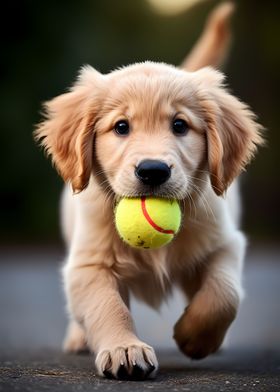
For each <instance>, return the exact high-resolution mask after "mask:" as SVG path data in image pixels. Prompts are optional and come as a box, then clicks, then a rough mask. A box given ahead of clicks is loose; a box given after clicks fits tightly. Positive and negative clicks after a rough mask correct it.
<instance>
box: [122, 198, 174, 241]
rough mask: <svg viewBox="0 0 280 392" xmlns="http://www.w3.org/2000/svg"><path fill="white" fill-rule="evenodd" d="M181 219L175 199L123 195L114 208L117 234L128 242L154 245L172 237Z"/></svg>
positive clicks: (170, 239)
mask: <svg viewBox="0 0 280 392" xmlns="http://www.w3.org/2000/svg"><path fill="white" fill-rule="evenodd" d="M180 223H181V210H180V207H179V204H178V202H177V201H176V200H168V199H162V198H157V197H145V196H143V197H141V198H123V199H121V200H120V202H119V203H118V205H117V206H116V209H115V224H116V228H117V231H118V233H119V235H120V237H121V238H122V239H123V240H124V241H125V242H126V243H127V244H129V245H130V246H132V247H135V248H142V249H155V248H159V247H161V246H163V245H165V244H168V243H169V242H170V241H172V240H173V238H174V236H175V234H176V233H177V232H178V230H179V228H180Z"/></svg>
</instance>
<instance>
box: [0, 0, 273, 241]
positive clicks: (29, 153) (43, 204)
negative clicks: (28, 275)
mask: <svg viewBox="0 0 280 392" xmlns="http://www.w3.org/2000/svg"><path fill="white" fill-rule="evenodd" d="M193 3H196V4H194V5H192V4H193ZM217 3H219V2H218V1H210V0H208V1H207V0H206V1H198V0H196V1H195V0H173V1H171V0H133V1H131V0H117V1H115V0H102V1H101V0H100V1H93V0H80V1H78V2H77V1H74V0H72V1H71V0H67V1H66V0H60V1H54V0H48V1H44V2H38V1H32V0H29V1H28V0H20V1H17V0H13V1H9V2H6V3H5V11H3V12H2V15H1V17H2V19H3V22H2V23H1V29H2V33H1V38H2V41H3V42H2V45H1V75H0V78H1V89H0V102H1V109H0V110H1V111H2V113H1V145H2V148H1V154H0V160H1V161H0V162H1V167H2V169H3V170H2V174H1V182H0V187H1V189H0V197H1V202H0V205H1V207H0V208H1V210H0V211H1V216H0V242H1V243H2V244H8V243H10V244H19V243H28V244H30V243H31V244H34V243H36V244H39V243H40V244H45V243H58V242H59V241H60V235H59V225H58V200H59V194H60V190H61V188H62V181H61V180H60V178H59V177H58V175H57V174H56V172H55V170H53V168H52V167H51V163H50V161H49V160H46V158H45V156H44V154H43V153H42V151H41V150H40V149H39V148H38V146H36V145H35V143H34V141H33V138H32V131H33V129H34V124H35V123H37V122H38V121H39V120H40V110H41V103H42V102H43V101H45V100H48V99H50V98H52V97H54V96H56V95H58V94H61V93H62V92H64V91H65V90H66V89H67V88H68V87H69V86H70V84H71V83H72V82H73V81H74V79H75V77H76V75H77V71H78V69H79V68H80V67H81V65H83V64H91V65H92V66H94V67H96V68H97V69H98V70H99V71H101V72H104V73H106V72H109V71H110V70H112V69H114V68H115V67H118V66H121V65H124V64H128V63H133V62H136V61H143V60H147V59H149V60H155V61H165V62H167V63H172V64H179V63H180V62H181V60H182V59H183V58H184V56H185V54H186V53H187V52H188V51H189V50H190V49H191V47H192V45H193V44H194V42H195V41H196V39H197V38H198V36H199V35H200V33H201V30H202V28H203V25H204V22H205V20H206V17H207V15H208V14H209V12H210V10H212V9H213V7H214V6H215V4H217ZM191 5H192V6H191ZM236 5H237V10H236V12H235V15H234V17H233V20H232V29H233V32H234V41H233V44H232V48H231V51H230V56H229V58H228V61H227V64H226V65H225V67H224V71H225V73H226V75H227V80H228V83H229V86H230V88H231V90H232V91H233V92H234V93H235V94H236V95H237V96H238V97H240V98H241V99H242V100H244V101H245V102H247V103H248V104H249V105H250V106H251V107H252V109H253V111H254V112H256V113H257V115H258V117H259V121H260V122H261V123H262V124H263V125H264V126H265V127H266V128H267V135H266V137H267V141H268V147H266V148H262V149H261V150H260V151H259V154H258V156H257V159H256V160H255V161H254V162H253V164H252V165H251V166H250V167H249V170H248V174H246V175H245V176H244V178H243V199H244V204H245V208H244V226H245V229H246V231H247V232H248V233H249V236H250V237H251V238H252V239H256V240H257V241H276V240H278V238H279V233H280V225H279V217H280V214H279V211H280V208H279V200H280V185H279V167H280V154H279V145H280V132H279V130H278V121H279V118H278V117H279V92H278V88H279V83H278V82H279V69H280V50H279V37H280V23H279V15H280V13H279V11H280V3H279V2H276V1H272V2H269V1H267V2H256V1H254V0H246V1H236Z"/></svg>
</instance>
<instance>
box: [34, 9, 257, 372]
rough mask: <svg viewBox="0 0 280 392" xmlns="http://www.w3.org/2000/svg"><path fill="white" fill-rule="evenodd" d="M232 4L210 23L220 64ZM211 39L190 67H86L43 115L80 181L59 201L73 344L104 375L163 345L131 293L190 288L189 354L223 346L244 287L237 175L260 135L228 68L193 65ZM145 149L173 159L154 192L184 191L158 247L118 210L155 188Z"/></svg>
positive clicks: (185, 320)
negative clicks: (172, 231)
mask: <svg viewBox="0 0 280 392" xmlns="http://www.w3.org/2000/svg"><path fill="white" fill-rule="evenodd" d="M223 7H224V5H223V6H222V7H221V8H219V9H218V11H215V18H214V19H213V17H212V22H211V23H208V27H207V29H206V32H205V33H204V38H203V42H204V43H205V40H206V41H207V34H208V38H209V37H210V38H209V40H210V41H211V42H212V50H214V49H215V47H216V48H217V51H216V52H217V53H216V56H215V62H214V63H215V65H217V64H218V63H219V61H221V57H222V55H224V52H225V50H221V48H222V47H224V49H225V47H226V46H227V44H226V43H227V42H228V36H227V35H226V33H225V34H224V35H223V36H222V42H216V46H215V44H214V43H215V40H214V41H213V29H215V28H216V27H217V23H218V24H219V26H220V28H221V26H224V27H225V26H226V24H227V18H228V16H229V8H225V7H224V8H223ZM227 7H229V5H228V6H227ZM213 20H214V22H213ZM224 31H225V32H226V31H227V29H226V28H225V29H224ZM214 36H216V40H218V41H219V40H220V36H218V35H217V34H216V35H215V34H214ZM213 42H214V43H213ZM204 48H205V44H203V45H202V46H201V42H200V43H198V46H197V47H196V49H195V50H194V52H192V54H191V56H190V58H189V60H186V61H185V62H184V64H185V65H186V66H187V65H188V64H190V62H191V64H192V65H191V67H190V68H191V69H192V72H190V71H187V70H186V69H177V68H175V67H173V66H170V65H166V64H161V63H153V62H145V63H139V64H134V65H130V66H128V67H124V68H121V69H118V70H116V71H113V72H111V73H110V74H108V75H101V74H100V73H98V72H97V71H96V70H94V69H93V68H91V67H89V66H86V67H84V68H83V69H82V70H81V72H80V75H79V78H78V81H77V82H76V83H75V84H74V86H73V87H72V89H71V90H70V91H69V92H68V93H65V94H63V95H61V96H59V97H57V98H55V99H53V100H52V101H50V102H49V103H47V104H46V106H45V108H46V119H45V120H44V121H43V122H42V123H41V124H39V126H38V129H37V131H36V138H37V139H41V140H42V144H43V146H44V147H45V148H46V150H47V152H48V153H49V154H50V155H51V156H52V159H53V161H54V163H55V166H56V167H57V169H58V171H59V172H60V174H61V175H62V177H63V178H64V180H65V181H66V182H68V183H70V184H71V186H72V188H73V190H74V192H75V194H74V195H72V194H71V192H70V188H69V187H66V189H65V191H64V194H63V203H62V221H63V230H64V235H65V238H66V242H67V243H68V260H67V263H66V265H65V267H64V282H65V291H66V295H67V299H68V308H69V313H70V318H71V322H70V326H69V329H68V334H67V337H66V340H65V349H66V350H67V351H78V350H81V349H84V348H85V347H86V346H87V347H89V348H90V349H91V350H92V351H93V352H94V353H95V354H96V362H95V363H96V367H97V370H98V372H99V374H101V375H105V376H109V377H111V376H113V377H116V378H145V377H147V376H154V375H155V373H156V371H157V367H158V364H157V359H156V355H155V352H154V350H153V349H152V347H150V346H148V345H147V344H145V343H144V342H142V341H140V340H139V339H138V337H137V336H136V333H135V329H134V325H133V320H132V318H131V315H130V312H129V293H130V292H132V293H133V294H134V295H135V296H136V297H138V298H140V299H142V300H143V301H145V302H146V303H148V304H150V305H151V306H154V307H157V306H159V305H160V303H161V301H162V300H163V298H165V297H166V295H168V293H170V291H171V290H172V286H173V285H177V286H179V287H180V288H181V289H182V291H183V292H184V293H185V295H186V297H187V298H188V301H189V306H188V308H186V310H185V312H184V313H183V315H182V316H181V318H180V319H179V321H178V322H177V323H176V325H175V328H174V338H175V339H176V341H177V343H178V345H179V347H180V349H181V350H182V351H183V352H184V353H185V354H186V355H188V356H190V357H192V358H203V357H205V356H206V355H208V354H210V353H212V352H214V351H216V350H217V349H218V347H219V346H220V344H221V342H222V340H223V338H224V335H225V333H226V330H227V328H228V326H229V325H230V323H231V322H232V320H233V319H234V317H235V315H236V312H237V308H238V304H239V302H240V299H241V297H242V285H241V273H242V265H243V258H244V252H245V245H246V241H245V237H244V235H243V234H242V233H241V232H240V231H239V228H238V215H239V206H238V189H237V183H236V181H234V179H235V178H236V177H237V176H238V174H239V173H240V172H241V171H242V170H243V169H244V168H245V166H246V165H247V163H248V162H249V161H250V159H251V158H252V156H253V155H254V153H255V151H256V148H257V146H258V145H259V144H261V143H262V138H261V135H260V126H259V125H258V124H257V123H256V122H255V118H254V115H253V113H252V112H251V111H250V109H249V108H248V107H247V106H246V105H245V104H244V103H242V102H240V101H239V100H238V99H237V98H235V97H234V96H233V95H231V94H230V93H229V92H228V91H227V90H226V88H225V86H224V84H223V76H222V74H221V73H219V72H218V71H216V70H214V69H212V68H203V69H199V70H196V69H197V68H200V66H201V64H203V65H207V64H208V65H209V64H211V63H212V62H213V61H214V60H212V57H211V56H210V58H209V53H208V52H207V51H206V52H205V56H204V55H203V50H204ZM212 55H214V54H213V53H212ZM195 64H196V65H195ZM175 116H179V117H180V118H182V119H184V120H186V122H187V123H188V125H189V131H188V133H187V135H186V136H180V137H178V136H175V135H174V134H173V133H172V131H171V129H170V123H171V121H172V119H173V118H174V117H175ZM121 119H126V120H128V121H129V123H130V127H131V132H130V134H129V135H128V136H127V137H121V136H118V135H116V133H115V132H114V124H115V123H116V122H117V121H118V120H121ZM147 158H148V159H159V160H161V161H164V162H166V163H167V164H168V166H169V167H171V168H172V175H171V177H170V179H169V180H168V181H167V182H166V183H164V184H163V185H161V186H160V187H158V189H157V190H154V191H153V194H156V195H158V196H162V197H173V198H176V199H178V200H179V201H180V203H181V206H182V210H183V225H182V228H181V231H180V233H179V234H178V235H177V237H176V238H175V239H174V241H173V242H172V243H171V244H170V245H168V246H166V247H164V248H161V249H158V250H149V251H146V250H137V249H133V248H130V247H129V246H127V245H126V244H124V243H123V242H122V241H121V240H120V239H119V237H118V235H117V234H116V231H115V228H114V212H113V209H114V201H115V200H116V199H117V198H119V197H123V196H139V195H143V194H149V190H147V188H145V187H143V184H141V183H140V181H139V180H138V179H137V178H136V176H135V174H134V170H135V167H136V166H137V165H138V164H139V162H140V161H141V160H143V159H147Z"/></svg>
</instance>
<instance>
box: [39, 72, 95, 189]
mask: <svg viewBox="0 0 280 392" xmlns="http://www.w3.org/2000/svg"><path fill="white" fill-rule="evenodd" d="M101 78H102V75H100V74H99V73H98V72H97V71H95V70H94V69H93V68H91V67H89V66H87V67H85V68H83V69H82V71H81V73H80V75H79V78H78V81H77V82H76V83H75V84H74V86H73V87H72V88H71V90H70V91H69V92H67V93H65V94H62V95H60V96H58V97H56V98H54V99H52V100H51V101H49V102H47V103H45V105H44V108H45V113H44V115H45V120H44V121H42V122H41V123H40V124H39V125H38V126H37V129H36V131H35V139H36V140H37V141H40V143H41V145H42V146H43V147H44V148H45V150H46V152H47V154H48V155H51V156H52V160H53V162H54V164H55V166H56V168H57V170H58V172H59V173H60V175H61V176H62V178H63V179H64V181H69V182H71V184H72V188H73V191H74V192H80V191H82V190H83V189H84V188H85V187H86V186H87V185H88V182H89V179H90V174H91V169H92V154H93V133H94V122H95V118H96V115H97V111H98V104H97V102H98V99H97V93H96V91H97V88H98V84H100V80H101Z"/></svg>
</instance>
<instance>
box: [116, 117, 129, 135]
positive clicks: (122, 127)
mask: <svg viewBox="0 0 280 392" xmlns="http://www.w3.org/2000/svg"><path fill="white" fill-rule="evenodd" d="M114 130H115V132H116V133H117V134H118V135H121V136H126V135H128V134H129V124H128V121H126V120H120V121H118V122H116V124H115V127H114Z"/></svg>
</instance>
